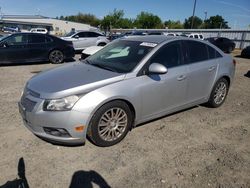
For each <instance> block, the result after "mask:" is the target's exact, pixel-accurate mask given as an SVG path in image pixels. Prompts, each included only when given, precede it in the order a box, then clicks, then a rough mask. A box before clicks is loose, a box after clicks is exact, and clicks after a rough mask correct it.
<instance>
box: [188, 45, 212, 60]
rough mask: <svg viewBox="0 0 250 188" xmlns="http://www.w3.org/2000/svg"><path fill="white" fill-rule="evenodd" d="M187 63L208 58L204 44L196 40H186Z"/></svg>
mask: <svg viewBox="0 0 250 188" xmlns="http://www.w3.org/2000/svg"><path fill="white" fill-rule="evenodd" d="M186 47H187V50H188V57H189V63H195V62H199V61H205V60H207V59H208V53H207V47H206V44H203V43H201V42H198V41H186Z"/></svg>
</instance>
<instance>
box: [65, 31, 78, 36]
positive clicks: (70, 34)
mask: <svg viewBox="0 0 250 188" xmlns="http://www.w3.org/2000/svg"><path fill="white" fill-rule="evenodd" d="M75 33H76V32H75V31H70V32H69V33H67V34H66V35H64V37H70V36H72V35H74V34H75Z"/></svg>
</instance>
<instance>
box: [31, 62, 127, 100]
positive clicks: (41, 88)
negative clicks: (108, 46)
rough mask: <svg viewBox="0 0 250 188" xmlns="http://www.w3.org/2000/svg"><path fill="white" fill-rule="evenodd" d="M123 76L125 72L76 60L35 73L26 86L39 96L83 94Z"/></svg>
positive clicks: (51, 97)
mask: <svg viewBox="0 0 250 188" xmlns="http://www.w3.org/2000/svg"><path fill="white" fill-rule="evenodd" d="M124 78H125V74H120V73H116V72H111V71H108V70H104V69H101V68H98V67H95V66H92V65H89V64H85V63H83V62H78V63H70V64H68V65H63V66H60V67H57V68H54V69H50V70H48V71H45V72H42V73H39V74H37V75H36V76H34V77H32V78H31V79H30V80H29V81H28V83H27V88H28V89H30V90H31V91H34V92H36V93H39V95H40V98H44V99H55V98H61V97H65V96H69V95H74V94H84V93H87V92H90V91H92V90H94V89H97V88H99V87H103V86H105V85H108V84H111V83H114V82H119V81H121V80H123V79H124Z"/></svg>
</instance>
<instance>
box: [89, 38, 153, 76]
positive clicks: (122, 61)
mask: <svg viewBox="0 0 250 188" xmlns="http://www.w3.org/2000/svg"><path fill="white" fill-rule="evenodd" d="M156 45H157V44H154V43H146V42H139V41H126V40H120V41H116V42H114V43H112V44H110V45H108V46H107V47H105V48H103V49H102V50H100V51H98V52H97V53H95V54H94V55H92V56H90V57H89V58H88V59H87V61H88V62H89V64H91V65H93V66H97V67H100V68H103V69H107V70H110V71H113V72H119V73H127V72H131V71H132V70H133V69H134V68H135V67H136V66H137V65H138V63H139V62H140V61H141V60H142V59H143V58H144V57H145V56H146V55H147V54H148V53H149V52H150V51H151V50H152V49H153V48H154V47H155V46H156Z"/></svg>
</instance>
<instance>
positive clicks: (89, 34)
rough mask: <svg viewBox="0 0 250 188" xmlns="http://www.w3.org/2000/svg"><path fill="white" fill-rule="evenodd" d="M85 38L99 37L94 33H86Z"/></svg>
mask: <svg viewBox="0 0 250 188" xmlns="http://www.w3.org/2000/svg"><path fill="white" fill-rule="evenodd" d="M87 36H88V37H99V36H100V35H98V34H97V33H94V32H88V33H87Z"/></svg>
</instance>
